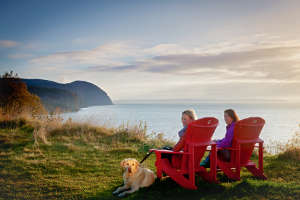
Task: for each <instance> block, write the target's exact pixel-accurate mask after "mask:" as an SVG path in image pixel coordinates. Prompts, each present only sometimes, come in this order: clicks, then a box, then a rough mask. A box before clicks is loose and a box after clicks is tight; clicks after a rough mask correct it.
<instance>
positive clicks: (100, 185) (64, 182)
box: [0, 121, 300, 200]
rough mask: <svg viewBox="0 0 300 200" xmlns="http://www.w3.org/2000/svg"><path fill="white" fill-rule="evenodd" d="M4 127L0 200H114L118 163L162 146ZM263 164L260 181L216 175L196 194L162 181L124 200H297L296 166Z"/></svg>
mask: <svg viewBox="0 0 300 200" xmlns="http://www.w3.org/2000/svg"><path fill="white" fill-rule="evenodd" d="M5 123H6V125H5V124H3V123H2V122H1V123H0V127H1V128H0V199H90V200H91V199H118V198H117V197H114V196H113V195H112V191H113V190H114V189H115V188H116V187H117V186H119V185H121V184H122V183H123V180H122V171H121V168H120V161H121V160H122V159H124V158H128V157H132V158H136V159H138V160H141V159H142V158H143V156H144V155H145V153H146V152H147V150H148V149H149V148H152V147H158V146H161V145H163V144H166V143H167V142H166V141H163V140H158V139H151V138H147V137H145V136H143V135H142V136H138V137H137V136H135V133H131V132H127V131H125V130H118V129H106V128H103V127H92V126H88V125H81V124H71V125H70V124H69V125H68V124H65V125H62V126H59V127H57V128H54V129H52V130H50V131H49V132H47V134H46V135H47V141H48V142H49V144H45V143H43V142H42V141H40V140H39V141H36V140H35V137H34V129H35V128H34V127H35V126H34V125H33V124H32V123H29V122H26V121H25V122H15V123H14V122H7V121H6V122H5ZM254 158H255V156H254ZM264 161H265V173H266V175H267V177H268V180H266V181H262V180H257V179H255V178H253V177H252V176H251V175H250V174H249V173H248V172H246V171H245V170H243V171H242V180H241V181H236V182H232V181H230V180H228V179H227V178H226V176H224V175H223V174H222V173H219V174H218V179H219V180H220V181H221V183H220V184H209V183H207V182H205V181H203V180H202V179H201V178H199V177H197V186H198V190H196V191H190V190H186V189H183V188H181V187H179V186H178V185H177V184H176V183H175V182H173V181H172V180H171V179H163V180H156V182H155V183H154V184H153V185H152V186H150V187H149V188H142V189H140V190H139V191H138V192H136V193H134V194H131V195H129V196H127V197H126V198H124V199H300V161H299V160H297V159H291V158H289V157H288V156H284V154H282V155H274V156H271V155H269V156H266V157H265V159H264ZM154 162H155V156H154V155H152V156H150V157H149V159H147V160H146V161H145V166H146V167H148V168H150V169H152V170H153V171H155V167H154Z"/></svg>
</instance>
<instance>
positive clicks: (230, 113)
mask: <svg viewBox="0 0 300 200" xmlns="http://www.w3.org/2000/svg"><path fill="white" fill-rule="evenodd" d="M224 113H226V114H227V115H228V116H229V117H230V118H231V119H232V120H233V121H234V122H237V121H239V120H240V118H239V116H238V115H237V114H236V112H235V111H234V110H233V109H227V110H225V111H224Z"/></svg>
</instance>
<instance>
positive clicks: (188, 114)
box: [181, 110, 197, 126]
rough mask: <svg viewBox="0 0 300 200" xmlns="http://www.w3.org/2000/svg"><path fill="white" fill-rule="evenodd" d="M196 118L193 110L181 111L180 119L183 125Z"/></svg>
mask: <svg viewBox="0 0 300 200" xmlns="http://www.w3.org/2000/svg"><path fill="white" fill-rule="evenodd" d="M196 119H197V115H196V113H195V111H194V110H185V111H183V112H182V117H181V121H182V124H183V126H187V125H188V124H189V123H191V122H192V121H194V120H196Z"/></svg>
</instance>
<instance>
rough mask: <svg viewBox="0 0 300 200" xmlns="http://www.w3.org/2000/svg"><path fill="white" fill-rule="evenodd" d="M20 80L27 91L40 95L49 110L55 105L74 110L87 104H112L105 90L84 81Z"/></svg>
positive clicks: (65, 109)
mask: <svg viewBox="0 0 300 200" xmlns="http://www.w3.org/2000/svg"><path fill="white" fill-rule="evenodd" d="M22 81H23V82H25V83H26V85H27V87H28V90H29V92H31V93H33V94H36V95H37V96H39V97H40V99H41V100H42V103H43V104H44V106H45V107H46V108H47V109H48V110H49V111H53V110H54V109H55V108H57V107H59V108H61V109H62V110H63V111H74V110H78V109H79V108H84V107H89V106H96V105H112V104H113V102H112V100H111V99H110V97H109V96H108V95H107V93H106V92H105V91H103V90H102V89H101V88H99V87H98V86H96V85H94V84H92V83H89V82H86V81H74V82H71V83H66V84H62V83H57V82H54V81H49V80H42V79H22Z"/></svg>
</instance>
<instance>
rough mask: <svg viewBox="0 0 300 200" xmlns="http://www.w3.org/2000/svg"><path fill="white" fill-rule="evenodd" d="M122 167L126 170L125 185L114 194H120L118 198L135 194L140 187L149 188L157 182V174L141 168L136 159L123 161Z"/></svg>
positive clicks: (124, 175)
mask: <svg viewBox="0 0 300 200" xmlns="http://www.w3.org/2000/svg"><path fill="white" fill-rule="evenodd" d="M121 167H122V168H123V169H124V170H125V171H124V173H123V180H124V185H123V186H121V187H118V188H117V189H116V190H115V191H114V192H113V194H118V197H124V196H125V195H126V194H130V193H133V192H135V191H137V190H138V189H139V188H140V187H148V186H150V185H152V184H153V183H154V181H155V178H156V176H155V174H154V173H153V172H152V171H151V170H150V169H147V168H144V167H142V166H140V163H139V162H138V161H137V160H136V159H133V158H127V159H124V160H122V161H121Z"/></svg>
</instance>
